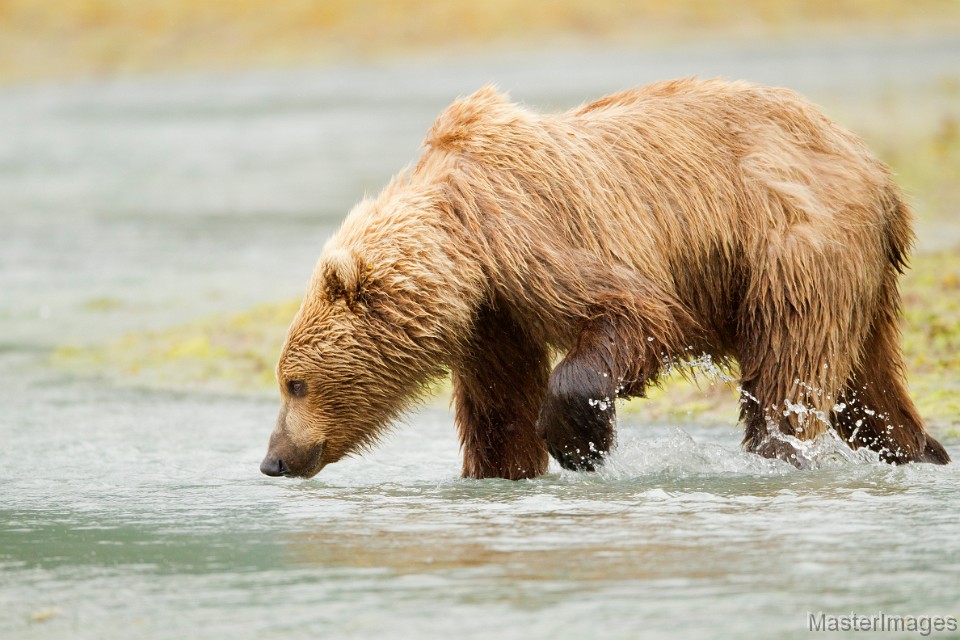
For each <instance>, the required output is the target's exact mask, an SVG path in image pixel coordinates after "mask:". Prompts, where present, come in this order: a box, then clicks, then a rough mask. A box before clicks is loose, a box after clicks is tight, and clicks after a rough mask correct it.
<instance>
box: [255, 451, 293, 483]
mask: <svg viewBox="0 0 960 640" xmlns="http://www.w3.org/2000/svg"><path fill="white" fill-rule="evenodd" d="M260 472H261V473H263V474H265V475H268V476H271V477H274V478H276V477H278V476H286V475H289V474H290V468H289V467H287V465H286V464H285V463H284V462H283V460H282V459H280V458H275V457H273V456H271V455H270V454H269V453H268V454H267V455H266V456H265V457H264V458H263V462H261V463H260Z"/></svg>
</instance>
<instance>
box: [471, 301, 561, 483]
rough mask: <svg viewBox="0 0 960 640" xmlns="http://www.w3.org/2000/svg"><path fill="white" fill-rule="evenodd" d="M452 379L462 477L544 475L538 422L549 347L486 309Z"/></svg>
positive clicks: (502, 315)
mask: <svg viewBox="0 0 960 640" xmlns="http://www.w3.org/2000/svg"><path fill="white" fill-rule="evenodd" d="M452 373H453V401H454V406H455V408H456V423H457V430H458V431H459V433H460V446H461V449H462V451H463V477H465V478H507V479H509V480H518V479H521V478H534V477H536V476H539V475H542V474H543V473H545V472H546V470H547V463H548V457H547V450H546V447H545V446H544V443H543V440H542V439H541V438H540V437H539V436H538V435H537V432H536V421H537V413H538V411H539V410H540V405H541V403H542V402H543V397H544V394H545V392H546V388H547V376H548V375H549V373H550V359H549V356H548V353H547V348H546V344H544V343H542V342H538V341H537V340H535V339H533V338H531V337H530V336H529V335H527V334H526V333H525V332H524V331H523V330H522V328H521V327H520V326H519V325H517V324H516V323H515V322H514V321H513V319H512V317H511V316H510V314H509V313H507V312H506V311H505V310H503V309H502V308H499V309H498V308H496V307H493V306H487V307H485V308H483V309H481V311H480V313H479V314H478V317H477V320H476V324H475V326H474V332H473V336H472V338H471V340H470V342H469V344H468V345H467V347H466V349H465V354H464V357H463V359H462V361H461V362H459V363H457V364H456V365H455V366H453V371H452Z"/></svg>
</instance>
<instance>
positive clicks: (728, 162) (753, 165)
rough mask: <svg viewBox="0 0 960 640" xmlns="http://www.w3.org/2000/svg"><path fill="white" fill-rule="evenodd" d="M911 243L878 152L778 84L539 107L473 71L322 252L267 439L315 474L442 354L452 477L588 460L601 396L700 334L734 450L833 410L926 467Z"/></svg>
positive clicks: (697, 84)
mask: <svg viewBox="0 0 960 640" xmlns="http://www.w3.org/2000/svg"><path fill="white" fill-rule="evenodd" d="M912 242H913V231H912V216H911V214H910V212H909V210H908V208H907V206H906V205H905V204H904V202H903V199H902V197H901V194H900V192H899V190H898V188H897V186H896V185H895V184H894V183H893V181H892V179H891V176H890V173H889V171H888V170H887V168H886V167H885V166H884V165H883V164H882V163H881V162H880V161H878V160H877V159H876V158H875V157H874V156H873V155H872V154H871V153H870V152H869V151H868V149H867V148H866V147H865V146H864V145H863V143H862V142H861V141H860V140H859V139H858V138H857V137H856V136H854V135H853V134H851V133H850V132H848V131H846V130H845V129H843V128H841V127H840V126H838V125H837V124H835V123H833V122H832V121H830V120H829V119H828V118H827V117H826V116H824V115H823V114H822V113H821V112H820V111H819V110H818V109H817V108H816V107H815V106H813V105H812V104H810V103H809V102H807V101H806V100H804V99H803V98H801V97H800V96H798V95H797V94H795V93H794V92H792V91H789V90H786V89H780V88H770V87H763V86H758V85H754V84H748V83H744V82H728V81H723V80H694V79H685V80H677V81H672V82H661V83H656V84H652V85H648V86H645V87H642V88H639V89H636V90H631V91H624V92H622V93H618V94H615V95H611V96H608V97H606V98H603V99H601V100H598V101H596V102H592V103H589V104H586V105H583V106H580V107H578V108H576V109H573V110H571V111H568V112H565V113H560V114H539V113H536V112H534V111H532V110H529V109H527V108H524V107H522V106H519V105H517V104H515V103H512V102H510V101H509V99H508V98H507V97H506V96H505V95H504V94H502V93H500V92H498V91H497V90H496V89H494V88H492V87H485V88H483V89H481V90H480V91H478V92H476V93H475V94H473V95H471V96H469V97H466V98H463V99H461V100H458V101H456V102H454V103H453V104H452V105H451V106H450V107H448V108H447V109H446V110H445V111H444V112H443V113H442V114H441V115H440V116H439V118H438V119H437V120H436V122H435V123H434V125H433V127H432V128H431V129H430V131H429V133H428V134H427V137H426V140H425V142H424V150H423V153H422V155H421V157H420V159H419V161H418V162H417V163H416V165H415V166H413V168H410V169H407V170H405V171H403V172H401V173H400V174H399V175H398V176H397V177H395V178H394V179H393V180H392V181H391V183H390V184H389V185H388V186H387V188H386V189H385V190H384V191H383V193H381V194H380V196H379V197H378V198H377V199H375V200H368V201H364V202H362V203H360V204H359V205H357V207H355V208H354V210H353V211H352V212H351V213H350V215H349V216H348V217H347V219H346V220H345V221H344V223H343V226H342V227H341V229H340V230H339V231H338V232H337V233H336V234H335V235H334V237H333V238H332V239H331V240H330V241H329V242H328V244H327V246H326V247H325V248H324V251H323V253H322V255H321V258H320V261H319V263H318V265H317V268H316V270H315V273H314V276H313V279H312V281H311V283H310V286H309V288H308V290H307V292H306V296H305V299H304V302H303V305H302V307H301V309H300V311H299V312H298V314H297V316H296V318H295V319H294V321H293V324H292V325H291V327H290V330H289V333H288V336H287V339H286V342H285V344H284V347H283V352H282V355H281V358H280V362H279V364H278V367H277V376H278V380H279V381H280V386H281V393H282V403H283V407H282V410H281V414H280V418H279V419H278V421H277V426H276V429H275V431H274V434H273V436H272V438H271V447H270V452H268V459H270V460H273V461H279V460H281V459H282V458H284V457H286V458H288V459H289V460H308V461H309V463H301V466H300V467H299V468H291V467H289V465H288V466H287V467H286V469H287V472H286V473H285V474H284V475H298V476H311V475H313V474H314V473H316V472H317V471H319V469H320V468H322V467H323V466H324V465H326V464H328V463H331V462H334V461H336V460H338V459H339V458H341V457H343V456H344V455H349V454H351V453H355V452H357V451H360V450H362V449H363V448H365V447H367V446H370V445H371V444H373V443H374V442H376V440H377V437H378V436H379V435H380V434H382V433H383V431H384V430H385V429H386V428H387V427H388V426H389V425H390V424H391V422H393V421H394V420H395V419H396V418H397V417H399V416H400V415H402V414H403V412H404V411H405V410H406V409H407V408H409V407H410V406H411V404H412V402H413V401H414V400H415V399H416V398H417V397H418V396H419V395H420V394H421V393H422V392H423V389H424V388H425V386H426V385H427V384H428V383H429V382H430V381H431V380H433V379H435V378H436V377H437V376H438V375H442V374H443V373H444V372H445V371H449V372H451V374H452V378H453V387H454V393H453V401H454V405H455V409H456V424H457V428H458V430H459V435H460V442H461V447H462V453H463V475H464V476H467V477H471V478H487V477H503V478H513V479H517V478H529V477H534V476H537V475H540V474H542V473H544V472H545V471H546V469H547V460H548V454H549V455H552V456H553V457H554V458H556V459H557V460H558V461H559V462H560V464H561V465H563V466H564V467H567V468H571V469H592V468H594V467H595V466H596V465H597V464H599V463H601V462H602V459H603V456H604V455H606V453H607V452H608V451H609V450H610V448H611V446H613V444H614V436H615V434H614V426H615V401H616V399H617V398H625V397H631V396H640V395H643V393H644V389H645V388H646V387H647V386H648V385H650V384H654V383H656V381H657V378H658V375H659V374H660V373H661V372H662V371H663V370H664V368H665V367H666V366H669V365H670V364H671V363H676V362H679V361H682V360H684V359H686V358H688V357H690V356H691V354H692V355H700V354H710V355H711V356H712V357H713V359H714V361H716V362H719V363H721V364H724V363H726V364H730V363H733V362H736V363H737V365H738V370H739V376H740V386H741V388H742V395H743V398H742V402H741V414H742V419H743V422H744V424H745V437H744V445H745V446H746V448H747V449H748V450H750V451H755V452H758V453H760V454H762V455H767V456H777V457H783V458H787V459H792V458H793V456H794V455H795V453H796V452H795V450H794V448H793V446H792V445H790V444H789V442H790V441H791V438H789V437H793V438H797V439H799V440H810V439H813V438H816V437H817V436H819V435H821V434H822V433H824V432H825V431H827V430H829V429H830V428H831V427H832V428H833V429H834V430H835V431H836V433H837V434H838V435H839V436H840V437H841V438H843V439H844V440H845V441H846V442H847V443H849V445H850V446H851V447H853V448H859V447H868V448H870V449H873V450H875V451H878V452H879V453H880V455H881V457H882V458H883V459H885V460H887V461H889V462H893V463H905V462H914V461H923V462H935V463H941V464H943V463H947V462H948V461H949V457H948V455H947V453H946V451H945V450H944V449H943V447H942V446H941V445H940V444H939V443H938V442H937V441H936V440H934V439H933V438H932V437H931V436H930V435H929V434H928V433H926V431H925V430H924V427H923V423H922V421H921V419H920V417H919V415H918V413H917V410H916V408H915V407H914V405H913V403H912V401H911V400H910V398H909V396H908V395H907V391H906V385H905V382H904V366H903V358H902V355H901V348H900V331H899V325H898V322H899V313H900V296H899V292H898V279H899V275H900V274H901V272H902V271H903V269H904V266H905V263H906V260H907V256H908V253H909V250H910V247H911V244H912ZM556 355H561V356H562V359H561V360H560V361H559V363H558V364H556V366H555V367H551V365H552V363H553V362H554V356H556ZM293 382H298V383H302V385H299V386H298V385H295V386H294V388H296V389H298V390H299V391H302V394H301V393H299V391H298V395H294V394H292V393H291V392H290V388H291V386H290V385H291V383H293ZM785 436H789V437H785ZM304 452H308V453H309V455H308V454H306V453H304ZM314 454H315V455H314ZM266 462H267V461H266V460H265V464H266ZM794 462H796V460H794ZM307 467H309V468H307ZM278 468H280V469H284V468H285V467H284V466H283V465H279V467H278Z"/></svg>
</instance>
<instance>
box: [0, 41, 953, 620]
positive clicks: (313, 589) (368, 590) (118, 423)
mask: <svg viewBox="0 0 960 640" xmlns="http://www.w3.org/2000/svg"><path fill="white" fill-rule="evenodd" d="M755 53H756V52H746V53H745V52H743V51H739V52H738V51H733V52H725V51H720V52H710V51H706V52H698V51H693V52H689V51H688V52H676V53H672V54H657V55H651V56H650V58H651V59H649V60H647V59H645V58H644V57H643V56H640V55H638V54H630V55H612V54H595V55H587V56H579V57H574V58H571V57H569V54H568V57H567V58H564V57H563V56H562V55H559V54H551V55H549V56H546V55H544V56H539V57H538V56H533V57H531V58H530V59H529V60H528V61H527V62H526V63H525V64H523V65H520V64H518V63H517V61H516V60H513V61H512V62H511V61H508V60H499V61H498V60H494V61H487V62H466V61H459V62H453V63H428V62H420V63H417V64H416V65H413V66H411V67H409V68H408V67H399V66H393V67H380V68H378V67H368V68H357V69H345V70H336V69H334V70H328V71H322V72H311V71H297V72H287V73H260V74H243V75H239V76H229V77H207V76H203V77H192V78H156V79H144V80H128V81H123V82H119V81H118V82H112V83H89V82H88V83H78V84H69V85H61V86H40V87H27V88H20V89H6V90H4V91H3V92H0V225H2V232H3V234H2V237H0V243H2V244H0V246H2V251H0V407H2V409H0V443H2V449H0V450H2V454H0V456H2V457H0V463H2V464H0V637H3V638H8V637H9V638H63V637H69V638H121V637H122V638H129V637H144V638H183V637H207V638H222V637H233V638H238V639H240V638H254V637H263V636H264V635H267V634H271V635H280V636H284V637H293V638H301V637H303V638H306V637H331V636H332V637H372V636H377V637H411V638H413V637H464V638H471V637H491V636H492V637H501V638H521V637H522V638H529V637H556V638H565V637H604V638H636V637H653V638H656V637H664V638H667V637H670V638H673V637H678V636H679V637H724V638H743V637H755V636H757V635H762V636H767V637H805V636H806V635H807V634H808V632H807V630H806V629H807V612H808V611H812V612H817V611H821V610H822V611H826V612H833V613H850V612H856V613H859V614H864V615H871V614H876V613H878V612H880V611H883V612H884V613H887V614H903V615H921V614H939V615H954V616H956V615H958V614H960V586H958V585H960V580H958V576H960V523H958V521H957V515H956V514H957V500H958V496H960V472H958V471H957V469H958V467H956V466H949V467H945V468H943V467H933V466H908V467H902V468H895V467H890V466H886V465H882V464H878V463H876V462H872V461H870V460H869V459H868V458H863V457H858V456H850V455H845V454H844V452H843V451H841V450H837V449H832V448H831V447H830V446H828V445H824V446H823V447H821V448H820V449H818V450H817V451H816V452H814V454H815V455H814V457H815V461H816V464H815V466H814V468H813V469H810V470H805V471H798V470H796V469H794V468H793V467H791V466H789V465H787V464H784V463H780V462H776V461H767V460H762V459H760V458H757V457H755V456H751V455H748V454H745V453H743V452H742V451H740V449H739V447H738V442H739V438H740V430H739V429H738V428H736V427H734V425H716V424H700V423H693V424H687V425H683V428H682V429H680V428H678V427H677V426H676V425H650V424H644V423H642V422H640V421H639V420H637V419H631V418H629V417H628V418H626V419H625V420H624V423H623V424H622V425H621V430H620V446H619V448H618V449H617V451H616V452H615V454H614V455H613V457H612V458H611V459H610V461H609V463H608V465H607V466H606V468H604V469H603V470H602V471H601V472H600V473H597V474H575V473H568V472H562V471H560V470H559V469H558V468H557V467H556V466H554V467H552V468H551V471H550V473H549V474H548V475H547V476H545V477H544V478H541V479H537V480H533V481H523V482H517V483H512V482H507V481H497V480H490V481H480V482H478V481H468V480H462V479H460V478H459V477H458V470H459V458H458V453H457V443H456V439H455V434H454V430H453V427H452V417H451V415H450V414H449V412H447V411H445V410H443V409H439V408H435V407H432V406H431V407H427V408H425V409H424V410H423V411H421V412H419V413H416V414H414V415H413V416H411V417H410V418H409V420H408V422H409V423H410V424H408V425H406V426H403V427H401V428H398V429H397V430H396V431H395V432H394V433H393V434H392V435H391V436H390V437H388V438H387V440H386V442H385V443H384V445H383V446H382V447H380V448H379V449H377V450H376V451H375V452H373V453H372V454H370V455H367V456H365V457H364V458H362V459H358V460H349V461H345V462H341V463H337V464H335V465H332V466H330V467H328V468H327V469H324V471H323V472H321V474H320V475H319V476H317V477H316V478H315V479H313V480H310V481H277V480H273V479H268V478H266V477H263V476H261V475H260V474H259V473H258V471H257V465H258V464H259V460H260V458H261V456H262V455H263V452H264V449H265V445H266V438H267V435H268V433H269V430H270V428H271V425H272V423H273V420H274V417H275V410H276V406H275V405H276V403H275V400H274V399H273V398H272V397H264V396H261V395H256V394H251V395H224V394H216V395H214V394H210V393H205V392H203V391H189V390H179V391H177V390H171V391H161V390H149V391H148V390H140V389H136V388H132V387H129V386H118V385H116V384H115V383H111V382H106V381H103V380H100V379H98V378H96V377H89V378H85V377H77V376H74V375H68V374H66V373H63V372H59V371H57V370H55V369H54V368H52V367H51V366H50V364H49V360H48V352H49V349H50V348H52V347H55V346H57V345H60V344H64V343H68V342H76V341H80V340H86V341H92V342H96V341H98V340H106V339H110V338H111V337H114V336H115V335H117V334H119V333H122V332H124V331H129V330H133V329H138V328H142V327H156V326H160V327H162V326H168V325H171V324H175V323H177V322H183V321H187V320H190V319H192V318H195V317H197V316H198V315H203V314H206V313H211V312H225V311H230V310H233V309H242V308H244V307H245V306H246V305H248V304H252V303H255V302H259V301H264V300H274V299H283V298H287V297H292V296H296V295H298V294H299V291H300V288H301V287H302V286H303V283H304V282H305V281H306V278H307V275H308V273H309V271H310V269H311V267H312V264H313V261H314V260H315V258H316V254H317V252H318V250H319V247H320V246H321V244H322V241H323V239H324V238H325V237H326V235H327V234H328V233H329V232H330V230H331V229H332V228H333V226H334V225H335V224H336V221H337V220H338V218H339V217H340V216H341V215H342V214H343V212H344V211H345V210H346V209H347V207H348V206H349V204H350V203H351V202H352V201H354V200H356V199H358V197H359V196H360V194H362V192H363V191H364V190H367V191H374V190H376V189H377V188H378V186H379V185H380V184H382V183H383V181H384V180H385V179H386V177H387V176H389V175H390V174H391V173H392V172H393V171H394V170H396V169H397V168H398V167H399V166H401V165H402V164H404V163H405V162H406V161H408V160H409V159H410V158H411V157H412V156H413V154H414V150H415V148H416V146H417V144H418V142H419V139H420V136H421V135H422V133H423V131H424V130H425V129H426V127H427V126H428V124H429V122H430V119H431V118H432V117H433V115H434V114H435V113H436V111H437V110H439V109H440V108H441V107H442V106H443V104H444V103H446V102H447V101H449V99H450V97H451V96H453V95H456V94H457V93H464V92H466V91H469V90H471V89H473V88H475V87H476V86H478V85H479V84H481V83H482V82H484V81H486V80H491V79H494V80H500V81H501V83H502V84H503V85H504V86H506V87H507V88H511V89H513V90H514V93H515V94H517V95H518V97H520V98H522V99H525V100H528V101H530V102H536V103H540V104H544V103H557V104H572V103H575V102H577V101H578V100H580V99H583V98H585V97H588V96H590V95H599V94H601V93H603V92H605V91H609V90H612V89H615V88H617V87H618V86H623V85H625V84H630V83H633V82H640V81H645V80H648V79H653V78H655V77H668V76H673V75H678V74H683V73H692V72H700V73H702V74H704V75H713V74H716V73H724V74H726V75H731V76H738V77H748V78H752V79H756V80H761V81H766V82H778V81H779V82H780V83H781V84H791V85H792V86H796V87H797V88H800V89H802V90H804V91H807V92H811V91H812V92H814V93H815V92H816V91H818V90H819V91H821V92H823V94H824V95H826V94H829V95H833V96H836V95H854V94H857V95H860V94H862V93H864V92H866V93H869V92H871V91H881V90H882V91H889V90H891V89H890V87H891V83H892V84H893V86H894V88H895V89H897V90H901V91H920V90H922V89H923V87H925V86H928V85H931V84H935V83H936V82H938V81H939V80H938V79H939V78H940V76H941V75H942V74H943V73H945V71H944V69H946V68H948V67H949V66H950V64H953V65H954V66H955V61H956V60H957V59H960V43H956V42H938V43H922V42H919V43H912V44H911V43H906V44H903V43H901V44H898V45H896V46H895V47H890V48H889V49H887V48H885V47H881V46H878V45H875V44H873V43H861V44H860V45H858V46H854V47H850V48H847V49H844V48H840V49H837V48H833V49H830V50H828V51H826V52H824V51H822V50H820V49H818V48H811V49H802V48H801V49H796V50H794V49H787V48H781V49H775V50H773V51H772V52H771V55H755ZM771 61H774V62H771ZM904 61H907V62H910V61H912V62H913V63H917V62H923V63H924V64H911V65H907V66H908V67H909V71H906V68H907V67H905V66H904V65H905V64H906V62H904ZM818 65H819V66H818ZM827 68H829V69H830V70H831V71H832V73H830V74H827V73H824V70H825V69H827ZM561 69H562V71H563V72H562V73H560V71H559V70H561ZM818 70H819V76H818V73H817V71H818ZM865 72H866V73H865ZM625 78H629V80H625ZM818 78H819V79H818ZM864 78H866V79H864ZM870 81H872V82H873V83H874V84H870ZM843 91H847V92H851V93H849V94H844V93H842V92H843ZM837 92H841V93H837ZM103 299H108V300H111V301H112V302H111V304H109V305H98V304H96V302H97V301H98V300H103ZM104 306H107V307H109V311H104ZM278 347H279V345H278ZM947 448H948V450H949V451H950V453H951V455H952V456H953V457H954V458H955V459H957V458H960V446H958V444H957V442H956V441H955V440H948V441H947Z"/></svg>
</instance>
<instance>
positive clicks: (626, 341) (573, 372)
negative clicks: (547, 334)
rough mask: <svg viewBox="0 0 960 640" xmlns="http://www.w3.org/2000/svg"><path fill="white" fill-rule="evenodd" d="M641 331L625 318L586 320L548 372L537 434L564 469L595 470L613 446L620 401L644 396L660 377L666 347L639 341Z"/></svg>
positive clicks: (642, 340) (657, 343) (657, 342)
mask: <svg viewBox="0 0 960 640" xmlns="http://www.w3.org/2000/svg"><path fill="white" fill-rule="evenodd" d="M640 331H641V330H640V329H638V328H637V326H636V324H635V323H630V322H627V321H626V319H625V318H624V317H620V318H617V317H616V316H614V317H600V318H596V319H594V320H592V321H590V322H587V323H585V324H584V326H583V327H582V328H581V331H580V332H579V335H578V338H577V341H576V344H575V345H574V347H573V348H572V349H571V350H570V352H569V353H567V356H566V357H565V358H564V359H563V361H562V362H561V363H560V364H558V365H557V367H556V369H554V371H553V373H552V374H550V383H549V386H548V390H547V397H546V399H545V400H544V402H543V407H542V408H541V409H540V417H539V418H538V419H537V433H539V434H540V436H541V437H542V438H543V440H544V441H545V442H546V443H547V449H548V451H549V452H550V455H551V456H553V458H554V459H555V460H556V461H557V462H559V463H560V465H561V466H562V467H563V468H565V469H571V470H576V471H593V470H595V469H596V468H597V466H599V465H600V464H601V463H602V461H603V457H604V456H605V455H606V454H607V453H608V452H609V451H610V449H611V448H612V447H613V445H614V441H615V429H616V400H617V398H618V397H629V396H639V395H642V394H643V389H644V388H645V387H646V385H647V384H648V383H649V382H651V381H652V380H654V379H655V378H656V375H657V372H658V371H659V367H660V357H659V355H658V354H659V352H660V351H661V350H662V346H661V345H662V343H661V342H659V341H656V340H649V341H648V340H646V339H643V338H641V339H640V340H637V336H638V335H639V336H642V333H640ZM638 343H639V344H640V346H639V347H638V346H637V345H638Z"/></svg>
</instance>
